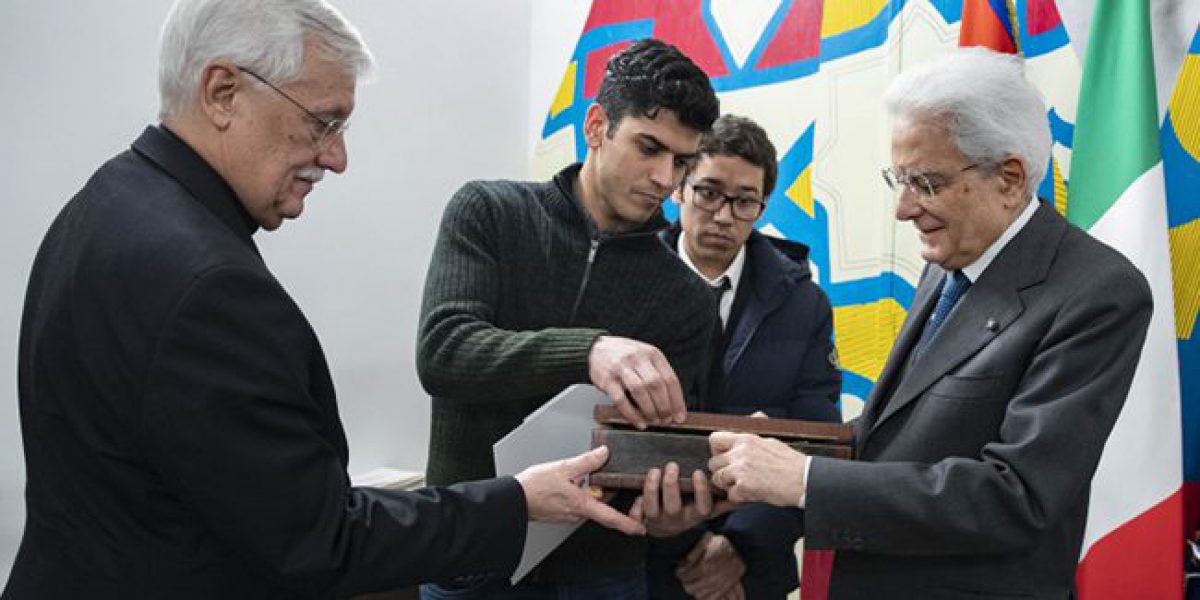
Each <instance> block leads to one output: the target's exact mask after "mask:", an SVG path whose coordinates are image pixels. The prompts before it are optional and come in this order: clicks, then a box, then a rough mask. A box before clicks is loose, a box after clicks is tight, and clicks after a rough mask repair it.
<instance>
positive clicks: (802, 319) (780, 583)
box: [648, 226, 842, 598]
mask: <svg viewBox="0 0 1200 600" xmlns="http://www.w3.org/2000/svg"><path fill="white" fill-rule="evenodd" d="M678 239H679V228H678V226H676V227H673V228H671V229H669V230H667V231H665V232H664V233H663V241H664V242H665V243H666V244H667V245H668V246H670V247H671V248H672V249H675V248H677V243H678ZM714 318H715V317H714ZM721 344H722V348H720V349H719V350H718V352H720V354H719V356H720V357H721V359H720V360H721V363H720V365H719V366H718V365H714V368H713V370H712V376H711V377H710V381H709V383H708V384H707V385H708V389H707V390H705V392H704V393H700V394H692V397H693V401H692V405H693V406H695V407H697V408H700V409H701V410H704V411H706V412H718V413H726V414H738V415H747V414H750V413H753V412H755V411H759V410H761V411H763V412H764V413H766V414H767V415H768V416H770V417H772V418H789V419H804V420H809V421H841V415H840V413H839V410H838V405H837V402H838V398H839V396H840V394H841V381H842V377H841V372H840V371H839V370H838V368H837V356H836V352H835V351H834V345H833V310H832V308H831V307H830V304H829V298H828V297H826V295H825V293H824V292H823V291H821V289H820V287H818V286H817V284H816V283H814V282H813V281H812V272H811V271H810V270H809V268H808V248H807V247H806V246H804V245H803V244H798V243H795V242H789V241H786V240H779V239H775V238H772V237H768V236H765V235H763V234H760V233H758V232H753V233H751V234H750V238H749V239H748V240H747V241H746V264H745V268H744V270H743V271H742V278H741V280H740V281H739V283H738V289H737V294H736V295H735V296H734V302H733V310H732V312H731V314H730V318H729V323H728V326H727V327H726V330H725V339H724V340H722V341H721ZM718 367H719V368H718ZM697 396H699V398H697ZM706 525H707V530H708V531H712V532H714V533H720V534H722V535H725V536H726V537H728V538H729V539H730V541H731V542H733V544H734V547H736V548H737V550H738V554H739V555H740V556H741V557H742V560H743V561H744V562H745V563H746V568H747V571H746V575H745V576H744V577H743V585H744V588H745V591H746V596H747V597H748V598H783V597H784V596H786V595H787V593H788V592H789V591H791V590H793V589H795V588H796V587H797V586H798V585H799V581H798V576H797V571H798V569H797V566H796V557H795V553H794V551H793V548H794V546H795V544H796V540H798V539H799V538H800V536H801V535H803V533H804V528H803V513H802V512H801V511H800V510H798V509H786V508H776V507H771V506H768V505H765V504H750V505H746V506H743V507H740V508H738V509H737V510H736V511H734V512H732V513H730V514H729V515H727V516H726V517H725V518H724V519H718V520H715V521H713V522H710V523H708V524H706ZM703 533H704V530H697V531H691V532H688V533H687V534H683V535H681V536H679V537H677V538H674V539H672V540H658V541H656V542H655V543H654V544H653V548H652V552H651V557H650V560H649V566H648V572H649V576H650V580H651V588H652V593H653V595H654V597H655V598H673V597H686V595H684V593H683V590H682V588H681V587H680V586H679V583H678V581H677V580H676V578H675V577H674V570H675V564H676V563H677V562H678V560H679V559H681V558H682V557H683V556H685V555H686V554H687V552H688V551H689V550H691V548H692V546H693V545H694V544H695V542H696V541H697V540H698V539H699V538H700V536H701V535H703Z"/></svg>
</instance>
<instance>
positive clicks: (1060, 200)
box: [1050, 158, 1067, 217]
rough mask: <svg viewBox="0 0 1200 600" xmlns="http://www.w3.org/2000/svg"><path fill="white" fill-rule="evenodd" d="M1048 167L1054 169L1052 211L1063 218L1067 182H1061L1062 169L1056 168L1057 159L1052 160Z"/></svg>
mask: <svg viewBox="0 0 1200 600" xmlns="http://www.w3.org/2000/svg"><path fill="white" fill-rule="evenodd" d="M1050 165H1051V166H1052V167H1054V210H1057V211H1058V214H1060V215H1063V216H1064V217H1065V216H1066V215H1067V182H1066V181H1063V176H1062V169H1060V168H1059V167H1058V165H1059V163H1058V159H1057V158H1052V159H1051V160H1050Z"/></svg>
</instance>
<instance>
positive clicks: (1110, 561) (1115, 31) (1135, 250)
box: [1047, 0, 1183, 600]
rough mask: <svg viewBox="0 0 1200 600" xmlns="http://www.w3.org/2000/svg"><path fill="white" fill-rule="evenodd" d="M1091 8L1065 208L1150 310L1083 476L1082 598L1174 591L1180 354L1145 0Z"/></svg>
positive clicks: (1178, 582)
mask: <svg viewBox="0 0 1200 600" xmlns="http://www.w3.org/2000/svg"><path fill="white" fill-rule="evenodd" d="M1091 14H1092V22H1091V27H1090V33H1089V34H1088V43H1087V54H1086V57H1085V58H1084V63H1083V81H1082V84H1081V86H1080V91H1079V110H1078V112H1077V117H1076V125H1075V135H1074V142H1073V149H1072V156H1071V171H1070V173H1071V180H1070V187H1069V195H1068V200H1067V217H1068V219H1070V221H1071V222H1072V223H1074V224H1076V225H1078V226H1079V227H1081V228H1083V229H1085V230H1087V231H1088V232H1090V233H1091V234H1092V235H1093V236H1095V237H1096V238H1098V239H1100V240H1101V241H1103V242H1105V243H1107V244H1108V245H1110V246H1113V247H1114V248H1116V249H1118V250H1120V251H1121V252H1122V253H1124V254H1125V256H1127V257H1129V259H1130V260H1131V261H1133V263H1134V264H1135V265H1137V267H1138V268H1140V269H1141V270H1142V273H1144V274H1145V276H1146V279H1147V280H1148V281H1149V282H1150V287H1151V289H1152V290H1153V293H1154V316H1153V318H1152V320H1151V322H1150V330H1149V332H1148V334H1147V337H1146V342H1145V346H1144V347H1143V348H1142V358H1141V362H1140V363H1139V364H1138V368H1137V374H1136V375H1135V376H1134V380H1133V387H1132V388H1131V389H1130V390H1129V397H1128V398H1127V399H1126V401H1125V408H1124V410H1123V411H1122V412H1121V416H1120V417H1119V418H1118V420H1117V424H1116V427H1115V428H1114V429H1113V432H1112V435H1111V437H1110V438H1109V440H1108V443H1107V445H1106V447H1105V450H1104V454H1103V456H1102V458H1101V460H1100V466H1099V468H1098V469H1097V471H1096V476H1095V478H1094V479H1093V480H1092V496H1091V507H1090V510H1089V513H1088V523H1087V533H1086V534H1085V537H1084V546H1083V553H1082V556H1081V559H1080V564H1079V570H1078V572H1077V575H1076V583H1077V585H1078V588H1079V595H1080V598H1082V599H1083V600H1104V599H1117V598H1131V599H1132V598H1156V599H1164V600H1170V599H1179V598H1182V596H1183V566H1182V556H1181V550H1182V533H1183V499H1182V490H1181V487H1182V465H1181V456H1180V448H1181V444H1182V442H1181V439H1180V438H1181V429H1180V395H1179V394H1180V393H1179V372H1178V369H1179V359H1178V356H1177V351H1176V344H1175V316H1174V300H1173V295H1172V286H1171V262H1170V255H1169V248H1168V241H1167V212H1166V194H1165V190H1164V186H1163V163H1162V157H1161V153H1160V150H1159V145H1158V144H1159V130H1158V104H1157V100H1156V97H1155V94H1156V92H1155V79H1154V77H1155V75H1154V54H1153V52H1154V50H1153V40H1152V37H1151V27H1150V13H1149V6H1148V3H1147V0H1096V3H1095V5H1094V9H1093V11H1092V13H1091ZM1112 343H1114V344H1120V343H1122V340H1113V341H1112ZM1047 459H1048V460H1052V457H1047Z"/></svg>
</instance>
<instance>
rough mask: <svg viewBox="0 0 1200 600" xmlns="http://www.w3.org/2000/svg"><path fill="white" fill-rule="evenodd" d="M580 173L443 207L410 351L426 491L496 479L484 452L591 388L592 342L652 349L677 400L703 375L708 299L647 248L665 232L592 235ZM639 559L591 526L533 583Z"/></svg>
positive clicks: (492, 189)
mask: <svg viewBox="0 0 1200 600" xmlns="http://www.w3.org/2000/svg"><path fill="white" fill-rule="evenodd" d="M579 168H580V167H579V165H573V166H571V167H568V168H567V169H564V170H563V171H562V172H560V173H559V174H558V175H557V176H555V178H554V180H553V181H549V182H544V183H524V182H512V181H475V182H471V183H468V184H466V185H465V186H463V187H462V189H460V190H459V191H458V193H456V194H455V195H454V197H453V198H452V199H451V200H450V203H449V204H448V205H447V206H446V211H445V214H444V215H443V217H442V224H441V229H440V231H439V232H438V240H437V245H436V247H435V249H434V253H433V258H432V260H431V261H430V265H429V274H428V277H427V278H426V282H425V298H424V302H423V304H422V307H421V329H420V339H419V340H418V342H417V371H418V373H419V375H420V378H421V383H422V385H424V387H425V390H426V391H428V392H429V393H430V394H431V395H432V396H433V427H432V432H431V435H430V442H429V465H428V469H427V474H426V475H427V478H428V481H429V483H430V484H431V485H447V484H451V483H455V482H459V481H466V480H474V479H483V478H487V477H492V476H494V475H495V470H494V466H493V461H492V444H493V443H495V442H496V441H497V440H499V439H500V438H501V437H503V436H504V435H505V434H507V433H508V432H509V431H511V430H512V429H513V428H515V427H516V426H517V425H519V424H520V423H521V421H522V419H524V418H525V416H526V415H528V414H529V413H531V412H533V410H534V409H536V408H537V407H539V406H541V405H542V404H543V403H544V402H545V401H546V400H548V399H550V398H551V397H552V396H554V395H555V394H557V393H558V392H560V391H562V389H563V388H564V387H566V386H568V385H571V384H574V383H587V382H588V368H587V355H588V351H589V349H590V348H591V345H592V342H593V341H594V340H595V339H596V337H597V336H599V335H602V334H608V335H617V336H623V337H629V338H634V339H637V340H641V341H643V342H646V343H649V344H653V345H654V346H656V347H658V348H659V349H660V350H662V351H663V353H664V354H666V356H667V359H668V360H670V362H671V366H672V367H673V368H674V369H675V372H676V374H677V375H678V376H679V378H680V381H681V383H682V384H683V386H684V389H685V391H686V390H687V389H688V388H689V387H690V386H691V385H692V384H693V383H694V382H695V380H696V378H697V377H699V376H700V374H701V372H702V370H703V365H706V364H707V360H708V359H707V355H706V353H707V350H706V349H707V347H708V341H709V340H708V338H709V335H710V333H711V331H712V322H713V318H714V315H715V310H716V309H715V307H714V305H713V301H712V294H711V293H709V292H708V291H707V290H706V287H705V284H704V283H703V282H702V281H701V280H700V279H699V278H698V277H696V276H695V274H693V273H692V272H691V270H689V269H688V268H687V266H685V265H684V264H683V262H681V261H680V260H679V258H678V257H677V256H675V255H674V254H673V253H672V252H671V251H670V250H669V249H668V248H667V247H666V246H665V245H663V242H661V241H660V240H659V238H658V236H657V235H655V232H656V231H657V230H659V229H661V228H662V227H663V226H665V224H666V222H665V220H663V219H662V217H661V216H658V215H656V217H655V218H654V219H652V220H651V222H649V223H647V224H646V225H645V226H643V227H642V228H641V229H638V230H636V231H633V232H630V233H624V234H619V235H610V234H605V233H601V232H599V231H598V230H597V228H596V225H595V224H594V223H593V222H592V220H591V218H590V217H589V216H588V215H587V213H586V212H585V211H584V210H583V207H582V205H580V204H579V203H578V201H577V200H576V199H575V198H574V197H573V194H572V193H571V190H572V185H573V183H574V181H575V180H576V178H577V177H578V176H579ZM589 255H591V258H592V260H591V261H590V262H589ZM644 550H645V544H644V540H641V539H639V538H632V537H626V536H624V535H623V534H620V533H617V532H613V531H609V530H606V529H603V528H601V527H599V526H597V525H595V524H590V523H589V524H587V525H585V526H584V527H582V528H580V530H579V531H578V532H577V533H576V534H575V535H574V536H572V537H571V539H569V540H567V542H565V543H564V544H563V545H562V546H561V547H560V548H558V550H556V551H555V552H554V553H553V554H551V555H550V557H548V558H547V559H546V561H545V562H544V563H543V564H542V566H541V567H539V571H538V573H537V578H538V580H539V581H555V582H572V581H579V580H586V579H591V578H595V577H604V576H609V575H618V574H628V573H633V572H637V571H640V569H641V565H642V559H643V554H644Z"/></svg>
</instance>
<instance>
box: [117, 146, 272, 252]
mask: <svg viewBox="0 0 1200 600" xmlns="http://www.w3.org/2000/svg"><path fill="white" fill-rule="evenodd" d="M133 150H134V152H137V153H138V154H140V155H142V156H143V157H145V158H146V159H147V160H149V161H150V162H152V163H154V164H155V165H158V168H160V169H162V170H163V171H164V172H165V173H167V174H168V175H170V176H171V177H173V178H174V179H175V180H176V181H178V182H179V183H180V185H182V186H183V187H184V189H186V190H187V191H188V193H190V194H191V195H192V197H193V198H194V199H195V200H196V201H197V202H199V203H200V204H202V205H203V206H204V207H205V208H207V209H208V210H209V212H211V213H212V214H213V215H215V216H216V217H217V219H219V220H220V221H221V222H222V223H224V224H225V226H226V227H228V228H229V229H230V231H232V232H233V233H234V234H235V235H236V236H237V237H238V239H240V240H242V242H244V243H245V244H246V245H248V246H250V248H251V249H253V250H254V251H255V252H258V249H257V248H256V247H255V245H254V240H253V239H251V236H252V235H253V234H254V232H255V231H258V224H257V223H256V222H255V221H254V219H253V218H251V217H250V213H248V212H246V208H245V207H244V206H243V205H242V202H241V200H239V199H238V197H237V194H235V193H234V192H233V188H231V187H229V184H228V183H226V181H225V180H224V179H223V178H222V177H221V175H220V174H218V173H217V172H216V170H215V169H213V168H212V165H209V164H208V162H206V161H205V160H204V159H203V158H202V157H201V156H200V155H199V154H197V153H196V151H195V150H193V149H192V147H191V146H188V144H187V142H184V141H183V139H182V138H180V137H179V136H177V135H175V133H174V132H172V131H171V130H170V129H167V127H166V126H165V125H157V126H155V125H151V126H149V127H147V128H146V130H145V131H143V132H142V135H141V136H139V137H138V139H137V140H135V141H134V142H133Z"/></svg>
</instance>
